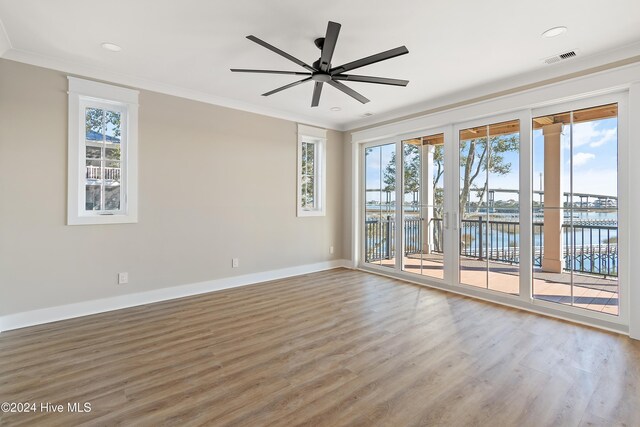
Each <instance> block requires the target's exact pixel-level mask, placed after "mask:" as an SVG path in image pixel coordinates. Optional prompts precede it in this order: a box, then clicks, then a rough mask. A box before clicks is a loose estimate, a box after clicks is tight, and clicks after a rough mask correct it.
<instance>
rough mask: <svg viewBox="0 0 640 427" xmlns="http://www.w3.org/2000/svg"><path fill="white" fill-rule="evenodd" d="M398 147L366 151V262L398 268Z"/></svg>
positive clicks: (388, 146)
mask: <svg viewBox="0 0 640 427" xmlns="http://www.w3.org/2000/svg"><path fill="white" fill-rule="evenodd" d="M395 147H396V145H395V144H387V145H382V146H378V147H370V148H366V149H365V168H364V169H365V170H364V174H365V179H364V180H365V186H366V189H365V232H364V250H365V262H367V263H373V264H378V265H384V266H386V267H390V268H394V266H395V247H394V245H395V219H396V218H395V185H396V182H395V173H396V172H395V171H396V158H395V157H396V156H395Z"/></svg>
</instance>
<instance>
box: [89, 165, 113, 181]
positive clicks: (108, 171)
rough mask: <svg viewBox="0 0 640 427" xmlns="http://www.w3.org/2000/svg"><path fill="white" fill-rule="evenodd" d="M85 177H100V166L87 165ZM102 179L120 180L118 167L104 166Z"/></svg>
mask: <svg viewBox="0 0 640 427" xmlns="http://www.w3.org/2000/svg"><path fill="white" fill-rule="evenodd" d="M87 179H102V177H101V176H100V166H87ZM104 179H106V180H112V181H120V168H104Z"/></svg>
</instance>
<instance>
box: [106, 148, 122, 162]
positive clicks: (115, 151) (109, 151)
mask: <svg viewBox="0 0 640 427" xmlns="http://www.w3.org/2000/svg"><path fill="white" fill-rule="evenodd" d="M104 155H105V158H106V159H108V160H121V159H120V146H119V145H116V146H115V147H114V146H108V145H107V146H106V147H105V149H104Z"/></svg>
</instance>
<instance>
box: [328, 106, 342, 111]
mask: <svg viewBox="0 0 640 427" xmlns="http://www.w3.org/2000/svg"><path fill="white" fill-rule="evenodd" d="M329 110H331V111H341V110H342V108H340V107H331V108H329Z"/></svg>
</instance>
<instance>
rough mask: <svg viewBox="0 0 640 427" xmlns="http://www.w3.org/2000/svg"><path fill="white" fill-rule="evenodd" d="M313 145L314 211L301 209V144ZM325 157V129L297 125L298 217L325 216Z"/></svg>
mask: <svg viewBox="0 0 640 427" xmlns="http://www.w3.org/2000/svg"><path fill="white" fill-rule="evenodd" d="M303 142H307V143H313V144H315V146H316V156H315V186H314V188H315V190H316V194H315V200H316V208H315V209H303V208H302V143H303ZM326 157H327V131H326V129H320V128H315V127H311V126H305V125H301V124H299V125H298V150H297V158H298V160H297V169H298V173H297V178H298V179H297V186H296V187H297V193H298V194H297V201H296V206H297V212H298V216H299V217H305V216H325V215H326Z"/></svg>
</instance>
